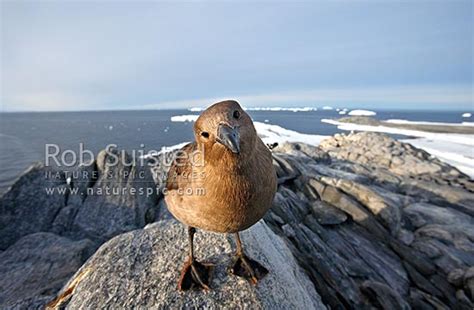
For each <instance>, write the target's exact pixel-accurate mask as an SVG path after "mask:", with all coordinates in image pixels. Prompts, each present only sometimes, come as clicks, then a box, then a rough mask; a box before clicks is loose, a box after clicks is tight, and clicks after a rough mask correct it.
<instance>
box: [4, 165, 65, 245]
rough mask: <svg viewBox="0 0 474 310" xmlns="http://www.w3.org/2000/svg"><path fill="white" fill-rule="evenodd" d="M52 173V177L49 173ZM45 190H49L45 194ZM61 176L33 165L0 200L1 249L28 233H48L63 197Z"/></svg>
mask: <svg viewBox="0 0 474 310" xmlns="http://www.w3.org/2000/svg"><path fill="white" fill-rule="evenodd" d="M49 173H51V174H49ZM46 189H48V190H49V189H51V190H52V191H53V193H52V194H48V193H47V192H46ZM66 189H67V185H66V180H65V178H64V173H61V172H58V173H57V174H56V173H55V171H53V170H52V169H50V168H47V167H44V166H43V165H42V164H35V165H32V166H31V167H30V168H29V169H28V170H27V171H25V172H24V173H23V175H22V176H21V177H20V178H19V179H18V181H17V182H16V183H15V184H13V186H12V187H11V189H10V190H9V191H8V192H7V193H5V195H4V196H3V197H1V199H0V249H1V250H4V249H6V248H8V247H9V246H10V245H12V244H13V243H15V242H16V241H17V240H18V239H20V238H21V237H23V236H26V235H28V234H31V233H35V232H39V231H48V230H49V229H50V228H51V226H52V223H53V221H54V219H55V217H56V215H57V214H58V212H60V211H61V209H62V208H63V207H64V206H65V201H66V196H65V195H64V194H60V193H59V192H58V190H66Z"/></svg>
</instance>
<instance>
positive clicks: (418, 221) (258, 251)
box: [0, 133, 474, 309]
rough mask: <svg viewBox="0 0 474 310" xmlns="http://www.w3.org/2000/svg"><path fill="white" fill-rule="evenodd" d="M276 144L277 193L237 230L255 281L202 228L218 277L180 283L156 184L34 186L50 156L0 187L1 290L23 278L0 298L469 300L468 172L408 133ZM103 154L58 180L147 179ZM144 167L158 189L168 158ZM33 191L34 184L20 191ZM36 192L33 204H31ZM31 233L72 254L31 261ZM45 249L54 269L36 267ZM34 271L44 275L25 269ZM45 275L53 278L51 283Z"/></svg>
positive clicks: (369, 303)
mask: <svg viewBox="0 0 474 310" xmlns="http://www.w3.org/2000/svg"><path fill="white" fill-rule="evenodd" d="M273 155H274V156H273V157H274V166H275V169H276V171H277V175H278V184H279V185H278V192H277V195H276V197H275V200H274V203H273V207H272V208H271V210H270V211H269V212H268V213H267V214H266V215H265V217H264V219H263V222H260V223H259V224H258V225H256V226H255V227H252V228H251V229H250V230H249V231H246V232H244V242H246V243H247V244H248V245H249V248H248V250H249V252H250V253H249V254H251V255H252V256H255V257H256V258H257V259H259V260H261V261H262V262H263V264H264V265H265V266H267V268H268V269H269V270H270V275H269V276H268V278H267V279H265V280H263V281H262V282H261V285H258V286H257V287H252V286H250V285H249V284H248V283H246V282H244V281H241V280H239V279H236V278H234V277H232V276H229V275H227V273H226V271H225V268H226V265H228V264H229V262H230V255H231V252H232V247H233V243H232V242H233V241H232V240H231V239H229V238H227V237H225V236H223V235H217V234H210V233H202V232H200V233H198V235H197V236H198V237H197V238H198V240H197V244H198V253H199V258H201V259H203V260H210V261H213V262H215V263H217V264H218V265H217V267H216V278H215V279H214V281H213V288H214V291H212V292H210V293H208V294H202V293H199V292H189V293H184V294H179V293H177V292H176V290H175V288H176V280H177V270H178V269H179V268H180V267H181V265H182V263H183V260H184V256H183V255H184V253H185V249H186V246H187V240H186V238H185V235H184V229H183V228H182V227H181V225H178V224H176V222H174V221H173V219H171V217H170V215H169V214H168V213H167V212H166V206H165V205H164V202H163V201H164V200H163V199H162V197H161V196H160V195H159V194H158V195H155V196H148V197H146V195H145V196H143V195H137V196H133V195H125V196H124V197H107V195H105V197H99V196H98V195H96V196H95V197H90V195H86V196H84V195H81V194H78V193H76V194H72V193H70V194H68V195H66V196H64V195H58V196H57V197H56V196H52V197H50V196H41V190H44V183H42V181H41V180H43V173H44V171H45V169H46V168H44V167H35V168H33V169H32V170H31V171H29V172H27V173H26V174H25V175H24V176H23V177H22V178H20V180H19V181H18V182H17V183H16V184H15V185H14V186H13V187H12V189H11V190H10V192H8V193H7V194H5V196H4V197H2V200H1V205H0V224H1V226H0V230H1V231H2V234H1V235H0V239H1V240H0V244H2V246H3V247H2V248H1V249H2V250H3V252H1V253H0V258H1V259H2V262H4V261H5V259H6V258H7V257H13V258H12V259H11V260H10V261H5V262H6V265H7V266H14V265H13V264H17V265H15V266H16V267H6V268H4V269H0V272H1V275H2V277H0V288H2V292H3V288H6V287H9V286H10V285H12V284H11V283H14V282H15V279H16V278H18V279H19V280H18V281H17V282H18V283H25V284H21V287H23V285H25V287H28V289H26V290H25V291H24V292H23V291H22V290H15V292H14V293H13V292H12V291H8V292H7V293H6V294H4V295H0V307H10V306H12V305H18V307H20V306H21V307H35V306H39V305H44V304H45V303H46V302H52V301H53V299H54V298H53V297H52V296H53V295H55V296H56V297H57V298H55V299H54V301H53V303H52V304H50V305H52V306H57V307H60V306H61V307H62V306H64V307H66V308H71V309H73V308H90V307H94V308H96V307H110V308H114V307H116V306H117V305H121V306H123V305H126V306H130V307H132V306H135V307H148V306H150V307H151V306H155V307H160V306H162V307H211V308H212V307H221V306H225V307H253V306H255V307H259V308H285V307H300V308H303V307H304V308H322V307H323V306H326V307H330V308H341V309H343V308H371V307H375V308H384V309H410V308H426V309H433V308H436V309H443V308H444V309H448V308H458V309H472V308H473V299H474V269H473V267H472V266H474V244H473V242H474V220H473V215H474V212H473V206H474V193H473V191H474V184H473V182H472V180H470V179H469V178H468V177H467V176H466V175H464V174H463V173H461V172H459V171H458V170H457V169H455V168H453V167H451V166H449V165H447V164H445V163H443V162H441V161H439V160H437V159H435V158H433V157H431V156H430V155H429V154H428V153H426V152H423V151H421V150H419V149H417V148H414V147H413V146H411V145H408V144H405V143H401V142H398V141H396V140H394V139H392V138H390V137H388V136H386V135H382V134H374V133H357V134H350V135H336V136H335V137H333V138H330V139H328V140H326V141H323V142H322V143H321V145H320V147H314V146H310V145H305V144H301V143H286V144H282V145H279V146H278V147H275V148H274V149H273ZM124 156H126V155H124ZM160 156H170V155H169V154H162V155H160ZM104 162H106V161H105V160H104V158H103V156H102V157H101V156H99V157H98V159H96V161H95V162H94V163H92V164H91V165H89V166H86V167H81V168H80V169H82V170H91V171H97V172H98V173H97V176H96V177H93V178H91V179H86V181H85V182H78V181H77V180H74V179H73V180H72V181H70V182H68V181H67V177H62V178H60V180H58V181H57V183H54V185H53V186H55V187H56V188H64V187H68V186H69V187H71V186H72V188H79V193H80V192H85V193H88V191H87V190H88V189H90V188H93V189H94V188H95V189H99V188H102V189H104V188H105V186H106V185H111V186H118V187H121V188H127V189H129V188H138V187H140V186H142V184H139V183H138V181H137V180H135V179H133V178H132V179H130V178H128V179H125V180H124V179H122V178H119V177H118V176H120V175H122V174H123V172H124V171H131V170H136V171H141V169H142V168H140V167H125V166H118V167H115V168H113V167H108V168H107V167H105V166H104V165H103V164H102V163H104ZM105 171H110V172H107V173H105ZM152 171H153V176H151V175H149V174H148V172H149V171H148V170H147V169H145V171H144V173H145V186H147V187H149V186H151V187H153V188H155V189H156V187H158V188H159V187H160V186H162V183H161V182H160V180H163V179H164V178H165V177H166V167H160V166H158V167H154V168H153V169H152ZM105 175H112V177H110V178H109V179H106V178H105ZM153 180H154V181H155V182H156V183H157V184H156V185H155V183H154V182H153ZM140 182H142V180H140ZM68 183H69V184H68ZM71 184H72V185H71ZM35 191H36V192H35ZM32 192H33V193H36V194H35V196H34V197H32V196H29V194H28V193H32ZM37 195H39V196H38V197H36V196H37ZM34 199H36V203H34V202H33V201H35V200H34ZM33 206H34V207H35V208H38V209H37V210H29V208H33ZM94 208H97V209H98V210H95V209H94ZM33 216H36V217H38V218H34V219H33V218H31V217H33ZM28 220H31V221H32V223H33V224H30V223H28ZM156 220H158V221H159V222H157V223H154V224H150V225H148V226H146V227H145V228H143V227H144V226H145V225H146V224H147V223H151V222H154V221H156ZM10 223H14V224H10ZM11 225H17V227H18V228H19V229H20V230H19V231H17V230H16V229H15V227H14V226H11ZM23 229H24V231H23ZM129 230H133V231H132V232H126V231H129ZM38 232H41V233H38ZM25 238H26V239H25ZM28 238H33V240H36V241H35V242H34V243H35V245H36V247H33V245H30V246H28V247H27V248H29V249H30V250H28V251H30V252H31V253H36V252H37V251H40V250H39V249H40V248H41V249H48V248H51V249H53V248H56V247H54V246H51V247H50V245H51V244H55V243H57V244H59V246H58V247H59V248H65V249H67V251H66V252H67V253H66V252H65V255H66V254H68V253H80V254H77V255H75V256H74V257H75V259H71V260H69V263H67V262H66V261H65V260H66V259H64V260H62V259H58V260H57V261H55V260H54V259H53V261H50V260H49V259H50V258H49V257H50V256H47V255H48V254H47V253H48V252H49V250H45V253H46V254H45V256H44V257H43V256H42V257H40V258H32V259H31V260H26V261H25V258H22V257H23V256H21V255H23V254H24V253H25V251H24V250H23V249H24V247H25V246H24V245H22V244H24V242H25V240H28ZM34 238H39V239H42V240H44V242H42V241H40V240H38V239H34ZM110 238H112V239H110ZM108 239H110V241H108V242H106V243H104V244H103V245H102V246H101V247H100V248H99V250H97V251H96V252H95V254H94V255H93V256H92V257H91V258H90V259H89V260H88V261H87V262H86V263H85V264H84V265H82V263H83V261H84V260H85V259H86V258H87V257H88V256H89V255H90V254H92V252H94V250H95V249H96V248H97V247H98V246H100V245H101V244H102V243H103V242H104V241H106V240H108ZM58 240H60V241H58ZM27 243H28V242H27ZM28 244H30V243H28ZM205 244H207V246H205ZM51 251H52V250H51ZM58 251H60V250H59V249H58ZM61 253H62V252H61ZM61 255H62V254H61ZM61 255H59V256H60V257H61ZM53 256H54V255H52V256H51V257H53ZM14 257H18V259H15V258H14ZM28 257H29V256H28ZM31 257H33V256H31ZM62 257H64V258H66V257H67V256H62ZM78 257H79V258H80V259H79V258H78ZM45 262H46V263H45ZM47 263H51V264H53V265H54V268H59V271H54V270H57V269H54V268H53V267H51V270H52V271H51V272H50V271H47V272H45V271H43V270H44V268H45V267H44V266H45V264H47ZM22 264H25V265H24V266H25V267H26V266H29V268H31V270H33V271H34V270H36V269H38V271H35V272H37V273H34V272H33V271H32V272H33V273H30V275H29V276H28V277H30V278H28V277H26V278H21V277H20V276H23V275H22V274H20V273H16V272H13V273H10V274H7V272H8V270H10V269H12V268H13V269H15V268H17V269H15V270H19V268H20V266H22ZM79 265H82V267H81V268H80V269H79V270H78V271H76V273H75V275H74V276H72V277H70V275H71V274H72V273H73V272H74V271H75V270H76V269H77V268H78V267H79ZM2 266H3V265H2ZM59 266H63V267H59ZM38 275H44V276H41V277H44V278H45V279H48V280H47V282H41V281H38V282H36V280H32V281H30V280H28V279H36V278H38V277H39V276H38ZM6 278H9V279H8V280H5V279H6ZM25 279H26V280H25ZM66 282H67V283H66ZM26 283H29V284H26ZM44 283H54V285H51V286H47V285H45V284H44ZM285 283H286V284H287V285H284V284H285ZM64 284H65V285H64ZM28 285H30V286H28ZM62 285H64V286H63V288H62V289H61V291H60V292H58V291H57V290H58V289H59V287H60V286H62ZM42 287H48V290H47V291H46V293H45V292H43V291H42V290H41V289H40V288H42ZM283 296H284V297H283ZM288 296H291V297H288ZM318 296H320V299H319V297H318Z"/></svg>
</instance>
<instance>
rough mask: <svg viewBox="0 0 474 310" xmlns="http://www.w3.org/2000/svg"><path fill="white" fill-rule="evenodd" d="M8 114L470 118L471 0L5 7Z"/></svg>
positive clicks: (41, 3) (5, 103)
mask: <svg viewBox="0 0 474 310" xmlns="http://www.w3.org/2000/svg"><path fill="white" fill-rule="evenodd" d="M1 8H2V13H1V14H2V18H1V20H2V21H1V26H2V30H1V31H2V32H1V52H2V55H1V60H2V63H1V73H2V81H1V86H2V97H1V105H2V106H1V109H2V110H3V111H42V110H94V109H101V110H103V109H155V108H185V107H191V106H206V105H208V104H210V103H212V102H214V101H217V100H219V99H223V98H236V99H238V100H239V101H240V102H241V103H242V105H245V106H316V107H318V106H323V105H332V106H335V107H349V108H351V107H358V108H379V109H382V108H406V109H456V110H467V109H468V110H473V109H474V103H473V66H474V62H473V23H474V22H473V4H472V1H403V2H401V1H363V2H354V1H331V2H328V1H312V2H306V3H293V2H286V3H285V2H277V3H269V2H260V3H255V2H242V3H237V2H226V3H215V2H188V3H174V4H173V3H171V2H157V1H156V2H152V1H148V2H132V1H130V2H118V1H107V2H106V1H75V2H72V1H69V2H64V1H34V2H25V1H15V2H13V1H2V2H1Z"/></svg>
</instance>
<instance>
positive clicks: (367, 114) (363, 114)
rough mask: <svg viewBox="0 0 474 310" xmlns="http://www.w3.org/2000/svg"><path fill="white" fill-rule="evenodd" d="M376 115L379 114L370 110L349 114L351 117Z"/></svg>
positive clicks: (355, 111) (354, 111)
mask: <svg viewBox="0 0 474 310" xmlns="http://www.w3.org/2000/svg"><path fill="white" fill-rule="evenodd" d="M375 114H377V113H375V112H374V111H369V110H352V111H350V112H349V115H351V116H374V115H375Z"/></svg>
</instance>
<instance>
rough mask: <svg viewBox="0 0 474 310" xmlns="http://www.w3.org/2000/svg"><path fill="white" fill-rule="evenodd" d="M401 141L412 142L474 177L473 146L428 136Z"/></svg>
mask: <svg viewBox="0 0 474 310" xmlns="http://www.w3.org/2000/svg"><path fill="white" fill-rule="evenodd" d="M400 141H402V142H405V143H410V144H411V145H413V146H415V147H417V148H420V149H423V150H425V151H427V152H428V153H430V154H431V155H433V156H436V157H438V159H440V160H441V161H443V162H445V163H448V164H450V165H451V166H453V167H456V168H458V169H459V170H460V171H461V172H464V173H465V174H467V175H468V176H470V177H471V178H472V179H474V149H473V148H472V146H468V145H463V144H459V143H451V142H447V141H436V140H431V139H427V138H418V139H404V140H400Z"/></svg>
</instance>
